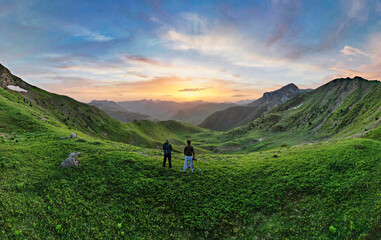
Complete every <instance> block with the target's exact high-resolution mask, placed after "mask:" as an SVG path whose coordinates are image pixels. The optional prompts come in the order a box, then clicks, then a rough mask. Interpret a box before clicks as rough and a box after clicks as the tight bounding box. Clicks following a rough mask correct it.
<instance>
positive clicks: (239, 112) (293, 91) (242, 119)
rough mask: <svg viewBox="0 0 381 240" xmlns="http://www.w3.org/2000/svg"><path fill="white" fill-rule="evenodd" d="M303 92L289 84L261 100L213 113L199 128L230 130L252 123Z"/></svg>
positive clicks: (266, 94)
mask: <svg viewBox="0 0 381 240" xmlns="http://www.w3.org/2000/svg"><path fill="white" fill-rule="evenodd" d="M305 91H306V90H301V89H299V88H298V87H297V86H296V85H295V84H293V83H291V84H288V85H286V86H284V87H282V88H280V89H278V90H276V91H273V92H266V93H264V94H263V96H262V97H261V98H259V99H258V100H256V101H253V102H251V103H249V104H247V105H246V106H235V107H231V108H228V109H225V110H222V111H218V112H215V113H213V114H211V115H210V116H209V117H207V118H206V119H205V120H204V121H203V122H202V123H201V124H200V126H201V127H204V128H208V129H211V130H216V131H227V130H231V129H233V128H235V127H239V126H242V125H245V124H247V123H249V122H251V121H254V120H255V119H257V118H258V117H260V116H261V115H262V114H263V113H265V112H266V111H268V110H270V109H272V108H274V107H276V106H278V105H279V104H282V103H284V102H286V101H287V100H289V99H291V98H292V97H294V96H296V95H298V94H300V93H302V92H305Z"/></svg>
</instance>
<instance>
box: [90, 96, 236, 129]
mask: <svg viewBox="0 0 381 240" xmlns="http://www.w3.org/2000/svg"><path fill="white" fill-rule="evenodd" d="M90 104H91V105H96V106H98V107H99V108H100V109H102V110H104V111H105V112H106V113H108V114H109V115H110V116H112V117H114V118H116V119H118V120H120V121H123V122H128V121H131V120H134V119H136V120H139V119H140V120H155V119H158V120H159V121H166V120H177V121H182V122H187V123H191V124H195V125H197V124H199V123H201V122H202V121H203V120H204V119H205V118H206V117H207V116H209V115H210V114H212V113H214V112H216V111H220V110H224V109H227V108H229V107H232V106H237V104H234V103H211V102H204V101H191V102H174V101H161V100H156V101H154V100H145V99H144V100H139V101H123V102H112V101H98V100H93V101H92V102H90ZM126 120H127V121H126Z"/></svg>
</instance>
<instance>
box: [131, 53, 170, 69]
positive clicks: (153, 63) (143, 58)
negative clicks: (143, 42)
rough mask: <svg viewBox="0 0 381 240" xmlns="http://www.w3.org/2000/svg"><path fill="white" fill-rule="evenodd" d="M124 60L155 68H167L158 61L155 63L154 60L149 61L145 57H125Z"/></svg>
mask: <svg viewBox="0 0 381 240" xmlns="http://www.w3.org/2000/svg"><path fill="white" fill-rule="evenodd" d="M125 58H126V59H128V60H131V61H133V62H142V63H147V64H150V65H157V66H168V65H166V64H163V63H161V62H159V61H156V60H153V59H150V58H146V57H142V56H137V55H135V56H126V57H125Z"/></svg>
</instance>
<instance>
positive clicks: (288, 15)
mask: <svg viewBox="0 0 381 240" xmlns="http://www.w3.org/2000/svg"><path fill="white" fill-rule="evenodd" d="M272 5H273V7H274V9H276V10H277V11H279V12H280V13H279V14H277V15H278V16H279V19H278V20H277V21H278V24H276V25H277V26H278V27H277V29H276V30H275V32H274V33H273V34H272V35H271V36H270V37H269V38H268V39H267V41H266V45H268V46H269V45H273V44H274V43H276V42H278V41H279V40H281V39H282V38H283V37H284V36H285V35H286V34H287V33H288V32H289V31H290V30H291V28H292V27H293V25H294V22H295V21H296V19H297V18H298V17H299V15H300V13H301V9H302V2H301V1H300V0H295V1H287V0H286V1H281V0H272Z"/></svg>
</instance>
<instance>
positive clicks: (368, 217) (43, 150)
mask: <svg viewBox="0 0 381 240" xmlns="http://www.w3.org/2000/svg"><path fill="white" fill-rule="evenodd" d="M68 134H70V131H69V130H67V129H56V130H55V131H47V132H44V133H40V134H38V133H29V132H26V133H16V134H14V135H12V136H10V135H8V136H7V137H4V136H3V137H2V143H1V144H0V151H1V153H2V154H1V157H0V172H1V178H0V181H1V182H0V186H1V187H0V192H1V194H0V207H1V209H2V211H1V212H0V229H1V230H0V238H1V239H25V238H26V239H78V238H80V239H94V238H96V239H286V238H289V239H379V238H380V237H381V229H380V226H381V189H380V184H381V178H380V176H381V156H380V154H379V153H380V151H381V143H380V142H379V141H376V140H372V139H346V140H340V141H331V142H322V143H315V144H311V145H305V146H298V147H291V148H289V147H288V148H279V149H275V150H271V151H263V152H254V153H250V154H244V155H219V154H201V155H199V156H198V158H199V160H198V161H197V162H195V168H196V171H195V172H194V173H191V172H190V170H188V171H187V172H186V173H182V165H183V157H182V155H178V154H175V155H174V157H173V158H174V160H173V169H169V168H162V167H161V164H162V153H161V151H158V150H153V149H146V148H139V147H134V146H131V145H128V144H124V143H117V142H112V141H108V140H100V139H97V138H92V137H89V136H86V135H84V134H80V135H79V138H77V139H63V140H60V139H59V137H60V136H63V135H68ZM76 151H80V152H81V156H80V158H79V160H80V162H81V166H80V167H79V168H72V169H61V168H60V167H58V165H59V164H60V163H61V162H62V161H63V160H64V159H65V158H66V157H67V155H68V154H69V153H70V152H76Z"/></svg>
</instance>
